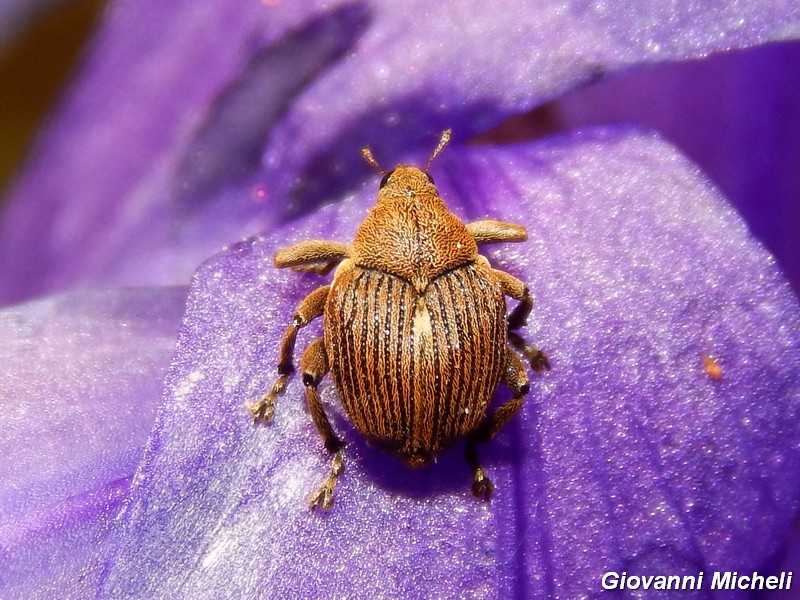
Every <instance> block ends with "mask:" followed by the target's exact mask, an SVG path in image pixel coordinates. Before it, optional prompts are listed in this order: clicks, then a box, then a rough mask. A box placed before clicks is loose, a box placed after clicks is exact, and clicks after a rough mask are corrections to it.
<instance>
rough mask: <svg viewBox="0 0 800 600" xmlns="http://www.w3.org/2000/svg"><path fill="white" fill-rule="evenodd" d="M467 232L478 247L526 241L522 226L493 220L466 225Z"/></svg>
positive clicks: (483, 220) (525, 233) (526, 233)
mask: <svg viewBox="0 0 800 600" xmlns="http://www.w3.org/2000/svg"><path fill="white" fill-rule="evenodd" d="M467 231H469V232H470V234H471V235H472V237H473V238H475V243H476V244H478V245H480V244H494V243H498V242H524V241H525V240H527V239H528V232H527V231H526V230H525V228H524V227H523V226H522V225H517V224H516V223H506V222H505V221H496V220H495V219H482V220H480V221H473V222H472V223H467Z"/></svg>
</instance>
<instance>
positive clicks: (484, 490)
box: [472, 467, 494, 500]
mask: <svg viewBox="0 0 800 600" xmlns="http://www.w3.org/2000/svg"><path fill="white" fill-rule="evenodd" d="M493 491H494V484H493V483H492V481H491V480H490V479H489V478H488V477H487V476H486V473H484V471H483V469H481V468H480V467H478V468H477V469H475V472H474V473H473V474H472V495H473V496H475V497H476V498H482V499H483V500H491V498H492V492H493Z"/></svg>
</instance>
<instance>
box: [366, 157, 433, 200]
mask: <svg viewBox="0 0 800 600" xmlns="http://www.w3.org/2000/svg"><path fill="white" fill-rule="evenodd" d="M423 194H435V195H438V192H437V191H436V186H435V185H434V183H433V177H431V176H430V174H429V173H428V172H427V171H423V170H422V169H420V168H419V167H412V166H410V165H404V164H402V163H401V164H399V165H397V166H396V167H395V168H394V169H392V170H391V171H389V172H388V173H386V175H384V176H383V179H382V180H381V189H380V191H379V192H378V199H379V200H383V199H388V198H411V197H413V196H421V195H423Z"/></svg>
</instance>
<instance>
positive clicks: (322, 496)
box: [300, 338, 344, 510]
mask: <svg viewBox="0 0 800 600" xmlns="http://www.w3.org/2000/svg"><path fill="white" fill-rule="evenodd" d="M300 370H301V371H302V373H303V384H304V385H305V386H306V402H307V403H308V410H309V411H310V412H311V418H312V419H313V420H314V425H316V427H317V431H319V434H320V435H321V436H322V439H323V441H324V442H325V449H326V450H327V451H328V452H329V453H330V454H332V455H333V460H332V461H331V469H330V472H329V474H328V477H327V478H326V479H325V481H324V482H323V483H322V485H321V486H320V487H319V488H318V489H317V490H315V491H314V492H313V493H312V494H311V495H310V496H309V497H308V504H309V505H310V506H311V508H317V507H321V508H323V509H325V510H327V509H329V508H330V507H331V506H333V491H334V489H335V488H336V481H337V479H338V478H339V475H341V474H342V473H343V472H344V453H343V448H344V443H343V442H342V440H341V439H340V438H339V436H337V435H336V434H335V433H334V431H333V427H331V422H330V420H329V419H328V415H326V414H325V408H324V407H323V406H322V400H321V399H320V397H319V393H318V392H317V386H318V385H319V382H320V381H321V380H322V378H323V377H324V376H325V374H326V373H327V372H328V355H327V353H326V352H325V343H324V340H323V339H322V338H317V339H315V340H314V341H313V342H311V343H310V344H309V345H308V348H306V351H305V352H303V356H302V357H301V358H300Z"/></svg>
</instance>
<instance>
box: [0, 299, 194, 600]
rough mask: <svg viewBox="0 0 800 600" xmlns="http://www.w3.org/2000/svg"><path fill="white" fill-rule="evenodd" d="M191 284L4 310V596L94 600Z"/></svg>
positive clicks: (0, 448) (0, 529)
mask: <svg viewBox="0 0 800 600" xmlns="http://www.w3.org/2000/svg"><path fill="white" fill-rule="evenodd" d="M185 298H186V289H185V288H174V289H166V288H165V289H163V290H144V289H142V290H120V291H112V290H109V291H95V292H81V293H70V294H65V295H61V296H55V297H52V298H49V299H47V300H41V301H36V302H31V303H27V304H23V305H19V306H16V307H12V308H7V309H5V310H3V311H1V312H0V339H2V340H3V344H2V347H1V348H0V365H2V368H0V390H2V393H1V394H0V406H1V407H2V412H1V414H2V419H0V596H2V597H3V598H75V599H81V598H87V597H90V596H91V594H92V593H93V590H94V588H95V587H96V586H97V579H98V577H99V574H100V568H101V566H102V561H101V560H100V559H101V557H102V556H103V554H104V553H105V551H106V540H107V538H108V533H109V525H110V523H111V521H112V520H113V518H114V516H115V515H116V513H117V511H118V510H119V508H120V505H121V501H122V499H123V498H124V496H125V494H126V493H127V490H128V488H129V486H130V481H131V478H132V476H133V473H134V470H135V468H136V465H137V464H138V463H139V460H140V459H141V454H142V450H143V447H144V444H145V441H146V440H147V437H148V435H149V433H150V429H151V427H152V425H153V422H154V420H155V411H156V407H157V405H158V401H159V399H160V395H161V394H160V393H161V388H162V384H163V379H164V375H165V373H166V370H167V367H168V365H169V361H170V357H171V356H172V352H173V349H174V345H175V339H176V337H177V330H178V326H179V324H180V318H181V315H182V314H183V305H184V302H185Z"/></svg>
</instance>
